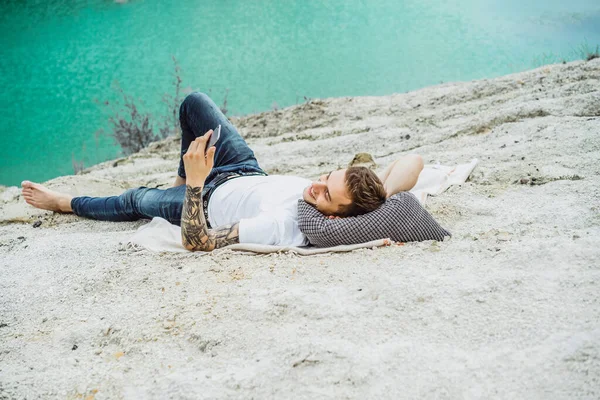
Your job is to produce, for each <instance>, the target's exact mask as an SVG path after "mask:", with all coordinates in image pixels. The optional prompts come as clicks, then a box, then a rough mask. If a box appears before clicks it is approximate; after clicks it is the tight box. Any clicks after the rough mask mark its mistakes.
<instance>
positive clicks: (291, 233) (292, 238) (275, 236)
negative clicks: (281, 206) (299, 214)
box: [240, 212, 308, 246]
mask: <svg viewBox="0 0 600 400" xmlns="http://www.w3.org/2000/svg"><path fill="white" fill-rule="evenodd" d="M240 243H256V244H270V245H277V246H283V245H288V246H304V245H306V244H307V243H308V240H306V237H305V236H304V235H303V234H302V232H300V229H299V228H298V221H297V220H296V219H295V218H293V215H290V214H289V213H286V212H281V213H265V212H263V213H261V214H258V215H257V216H256V217H253V218H245V219H242V220H240Z"/></svg>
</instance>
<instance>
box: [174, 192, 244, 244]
mask: <svg viewBox="0 0 600 400" xmlns="http://www.w3.org/2000/svg"><path fill="white" fill-rule="evenodd" d="M206 225H207V224H206V219H205V218H204V211H203V209H202V187H201V186H200V187H192V186H190V185H186V191H185V200H184V202H183V211H182V213H181V241H182V243H183V245H184V246H185V248H186V249H188V250H191V251H198V250H200V251H211V250H214V249H218V248H219V247H225V246H228V245H230V244H234V243H239V242H240V231H239V227H240V223H239V222H236V223H235V224H233V225H224V226H220V227H218V228H216V229H208V227H207V226H206Z"/></svg>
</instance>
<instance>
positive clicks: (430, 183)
mask: <svg viewBox="0 0 600 400" xmlns="http://www.w3.org/2000/svg"><path fill="white" fill-rule="evenodd" d="M477 163H478V160H477V159H474V160H472V161H471V162H470V163H468V164H461V165H457V166H455V167H447V166H443V165H426V166H425V168H424V169H423V171H422V172H421V174H420V175H419V179H418V180H417V184H416V185H415V187H414V188H413V189H412V190H411V191H410V192H411V193H413V194H414V195H415V196H416V197H417V199H419V201H420V202H421V203H422V204H424V203H425V201H426V200H427V196H428V195H433V196H435V195H438V194H440V193H442V192H443V191H444V190H446V189H448V187H450V186H451V185H456V184H461V183H463V182H465V181H466V180H467V178H468V177H469V175H470V174H471V172H472V171H473V169H474V168H475V166H476V165H477ZM390 244H391V240H390V239H380V240H374V241H372V242H367V243H360V244H355V245H346V246H336V247H326V248H315V247H311V246H309V247H294V246H271V245H262V244H252V243H239V244H234V245H231V246H227V247H224V248H223V249H219V250H217V251H220V250H236V251H247V252H253V253H259V254H260V253H262V254H265V253H277V252H286V251H289V252H294V253H298V254H300V255H312V254H321V253H329V252H346V251H352V250H356V249H360V248H373V247H379V246H389V245H390ZM127 245H128V246H130V247H132V248H136V249H140V248H145V249H148V250H151V251H156V252H182V253H183V252H187V251H188V250H186V249H185V248H184V247H183V245H182V244H181V228H180V227H179V226H177V225H173V224H170V223H169V222H168V221H167V220H165V219H163V218H160V217H156V218H153V219H152V221H151V222H150V223H148V224H146V225H144V226H141V227H140V228H138V230H137V231H136V232H135V234H134V235H133V236H132V237H131V238H130V239H129V242H128V243H127ZM197 254H209V253H203V252H199V253H197Z"/></svg>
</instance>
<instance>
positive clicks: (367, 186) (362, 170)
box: [337, 167, 387, 217]
mask: <svg viewBox="0 0 600 400" xmlns="http://www.w3.org/2000/svg"><path fill="white" fill-rule="evenodd" d="M345 181H346V189H347V190H348V193H349V194H350V199H351V200H352V203H350V204H348V205H343V206H340V208H339V209H338V212H337V215H339V216H340V217H353V216H356V215H361V214H366V213H368V212H371V211H375V210H376V209H377V208H379V206H380V205H382V204H383V203H384V202H385V199H386V198H387V195H386V192H385V188H384V187H383V183H382V182H381V180H380V179H379V177H378V176H377V175H376V174H375V173H374V172H373V171H371V170H370V169H368V168H367V167H350V168H348V169H347V170H346V179H345Z"/></svg>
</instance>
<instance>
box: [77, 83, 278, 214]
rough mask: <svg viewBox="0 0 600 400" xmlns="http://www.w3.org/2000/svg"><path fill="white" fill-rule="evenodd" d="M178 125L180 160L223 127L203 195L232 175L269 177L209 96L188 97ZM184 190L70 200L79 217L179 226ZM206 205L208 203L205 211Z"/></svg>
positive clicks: (141, 190) (142, 189) (148, 190)
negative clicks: (209, 133) (160, 220)
mask: <svg viewBox="0 0 600 400" xmlns="http://www.w3.org/2000/svg"><path fill="white" fill-rule="evenodd" d="M179 122H180V124H181V132H182V137H181V157H183V155H184V154H185V153H186V152H187V149H188V147H189V146H190V143H191V142H192V141H193V140H194V139H196V138H197V137H199V136H202V135H204V134H205V133H206V132H207V131H209V130H210V129H214V128H216V127H217V125H219V124H220V125H221V137H220V139H219V141H218V142H217V143H216V145H215V147H216V152H215V163H214V167H213V169H212V171H211V172H210V174H209V175H208V177H207V178H206V180H205V181H204V189H203V191H202V193H203V196H207V195H209V194H210V193H211V192H212V191H213V190H214V189H215V188H216V187H217V186H218V185H220V184H221V183H223V182H225V181H226V179H225V178H226V177H227V176H229V175H231V173H235V174H238V175H241V176H245V175H267V174H266V173H265V172H264V171H263V170H262V169H261V168H260V167H259V165H258V162H257V161H256V158H255V157H254V152H253V151H252V150H251V149H250V147H248V144H247V143H246V141H245V140H244V139H243V138H242V137H241V136H240V134H239V133H238V131H237V129H236V128H235V127H234V126H233V125H232V124H231V122H230V121H229V120H228V119H227V117H225V115H224V114H223V113H222V112H221V110H220V109H219V107H218V106H217V105H216V104H215V103H214V102H213V101H212V100H211V99H210V97H208V96H207V95H206V94H204V93H199V92H195V93H191V94H190V95H188V96H187V97H186V98H185V100H184V101H183V102H182V103H181V107H180V108H179ZM177 173H178V175H179V176H180V177H182V178H185V168H184V165H183V158H180V162H179V170H178V171H177ZM185 189H186V186H185V185H181V186H177V187H173V188H169V189H157V188H148V187H139V188H136V189H129V190H127V191H126V192H125V193H123V194H122V195H120V196H110V197H87V196H83V197H75V198H73V200H72V201H71V208H73V213H75V214H76V215H79V216H81V217H86V218H92V219H97V220H102V221H135V220H137V219H143V218H147V219H150V218H153V217H161V218H164V219H166V220H167V221H169V222H171V223H172V224H176V225H179V224H180V223H181V211H182V209H183V200H184V197H185ZM205 198H206V197H205ZM207 206H208V203H207V202H206V201H205V202H204V208H205V209H206V208H207Z"/></svg>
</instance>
